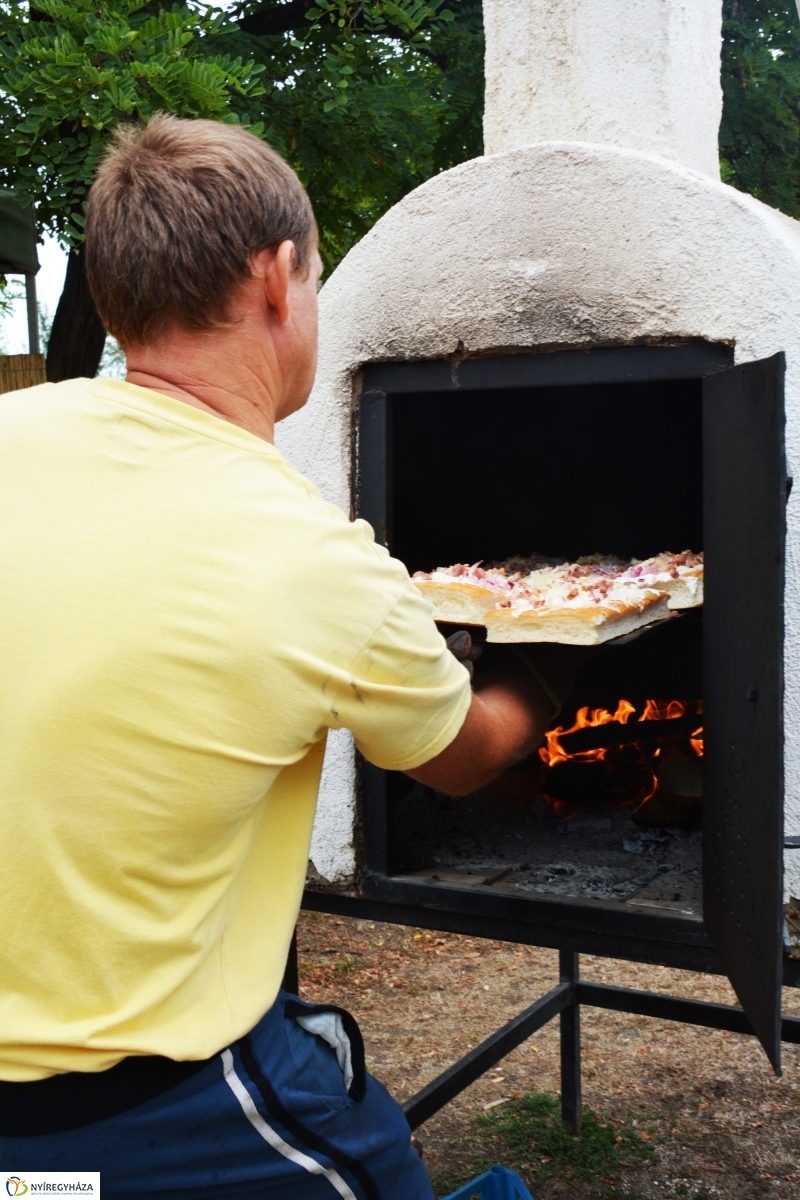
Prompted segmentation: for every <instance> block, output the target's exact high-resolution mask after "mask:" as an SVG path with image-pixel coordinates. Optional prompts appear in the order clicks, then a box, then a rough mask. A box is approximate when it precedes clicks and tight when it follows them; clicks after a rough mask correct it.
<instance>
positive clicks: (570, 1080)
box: [284, 891, 800, 1134]
mask: <svg viewBox="0 0 800 1200" xmlns="http://www.w3.org/2000/svg"><path fill="white" fill-rule="evenodd" d="M303 908H304V909H307V910H309V911H314V912H326V913H331V914H334V915H337V916H347V917H356V918H359V919H360V920H369V921H384V922H387V923H389V924H397V925H411V926H415V927H417V928H424V929H437V930H442V931H445V932H450V933H462V934H466V935H468V936H471V937H488V938H492V939H495V938H497V939H500V940H503V941H510V942H516V943H518V944H523V945H548V946H551V947H552V946H553V939H552V937H547V936H545V937H544V938H542V939H539V938H537V932H536V926H535V925H534V924H531V925H530V926H529V927H528V929H526V930H525V931H522V930H521V929H520V927H519V924H518V923H516V922H514V923H513V925H512V923H508V925H507V927H506V923H505V922H502V921H497V920H494V921H490V922H489V923H487V921H486V919H485V918H484V919H483V920H481V919H480V918H477V919H476V917H475V916H474V915H470V914H467V913H458V912H453V911H448V910H446V909H438V910H437V909H434V908H431V907H427V906H426V907H421V906H416V905H408V904H397V903H392V902H388V903H387V902H385V901H380V900H373V899H369V898H364V897H359V896H353V895H343V894H341V893H325V892H316V891H313V892H312V891H307V892H306V893H305V895H304V897H303ZM565 940H571V939H565ZM664 949H665V947H664V945H663V944H661V945H659V944H658V943H656V942H655V941H654V943H653V945H652V946H649V947H648V946H646V945H644V944H642V943H640V944H639V952H638V953H630V952H629V953H627V954H625V953H622V954H620V951H619V948H618V946H614V947H613V950H614V951H616V953H613V955H612V953H609V957H611V956H613V957H625V958H628V959H629V960H631V961H634V962H645V963H658V962H661V963H663V965H666V966H672V967H679V968H683V969H685V970H694V971H703V972H707V973H711V974H720V975H722V974H724V973H725V972H724V969H723V967H722V964H721V962H720V963H717V961H716V955H715V954H714V952H713V950H711V949H710V948H706V947H698V946H690V945H684V946H680V945H676V944H675V943H672V944H671V945H670V946H669V952H668V954H667V955H665V953H664ZM611 950H612V947H610V946H609V948H608V951H607V953H608V952H609V951H611ZM598 951H599V953H600V954H601V956H602V946H600V945H592V946H591V953H593V954H597V953H598ZM665 959H666V961H665ZM559 974H560V978H559V982H558V984H557V985H556V986H555V987H554V988H552V990H551V991H549V992H547V993H546V994H545V995H544V996H541V997H540V998H539V999H538V1000H536V1001H535V1003H533V1004H531V1005H530V1006H529V1007H528V1008H526V1009H524V1011H523V1012H521V1013H519V1015H518V1016H516V1017H514V1018H513V1019H512V1020H511V1021H508V1022H507V1024H505V1025H503V1026H502V1028H500V1029H498V1030H497V1031H496V1032H495V1033H493V1034H491V1035H490V1036H489V1037H488V1038H486V1039H485V1041H483V1042H481V1043H480V1045H479V1046H476V1047H475V1049H474V1050H470V1052H469V1054H465V1055H464V1057H463V1058H461V1059H459V1060H458V1062H456V1063H454V1064H453V1065H452V1066H451V1067H448V1069H447V1070H446V1071H443V1072H442V1074H441V1075H439V1076H437V1078H436V1079H434V1080H432V1081H431V1082H430V1083H429V1084H428V1085H427V1086H426V1087H424V1088H422V1090H421V1091H419V1092H417V1094H416V1095H415V1096H412V1097H411V1099H410V1100H407V1101H406V1103H405V1104H404V1105H403V1111H404V1112H405V1115H406V1118H407V1119H408V1123H409V1125H410V1126H411V1128H412V1129H416V1128H418V1126H420V1125H421V1124H422V1123H423V1122H424V1121H427V1120H428V1118H429V1117H432V1116H433V1115H434V1113H437V1112H438V1111H439V1109H440V1108H443V1107H444V1105H445V1104H447V1103H448V1102H449V1101H450V1100H452V1099H453V1098H454V1097H455V1096H458V1095H459V1093H461V1092H463V1091H464V1090H465V1089H466V1088H468V1087H469V1085H470V1084H471V1083H474V1082H475V1080H476V1079H478V1078H480V1076H481V1075H483V1074H484V1073H485V1072H486V1071H488V1070H489V1069H490V1068H491V1067H493V1066H494V1065H495V1063H498V1062H499V1061H500V1060H501V1059H502V1058H505V1056H506V1055H507V1054H509V1053H510V1052H511V1051H512V1050H513V1049H515V1047H517V1046H519V1045H521V1043H522V1042H524V1041H526V1039H527V1038H529V1037H531V1035H532V1034H534V1033H536V1032H537V1031H538V1030H539V1029H542V1028H543V1027H544V1026H545V1025H547V1024H548V1023H549V1022H550V1021H552V1020H553V1019H554V1018H555V1017H558V1018H559V1020H560V1025H561V1115H562V1119H563V1122H564V1125H565V1127H566V1128H567V1129H568V1130H569V1131H570V1132H571V1133H574V1134H578V1133H580V1128H581V1112H582V1103H581V1026H580V1012H581V1006H582V1005H587V1006H589V1007H592V1008H606V1009H611V1010H613V1011H615V1012H624V1013H632V1014H634V1015H637V1016H643V1017H656V1018H658V1019H659V1020H662V1021H680V1022H682V1023H683V1024H686V1025H701V1026H704V1027H705V1028H707V1029H722V1030H727V1031H728V1032H730V1033H745V1034H750V1035H754V1033H755V1031H754V1029H753V1027H752V1025H751V1024H750V1022H749V1021H748V1019H747V1017H746V1016H745V1013H744V1011H743V1010H742V1009H741V1008H738V1007H734V1006H732V1005H727V1004H710V1003H708V1002H707V1001H702V1000H686V999H683V998H682V997H679V996H669V995H662V994H660V993H656V992H645V991H639V990H637V989H634V988H622V987H613V986H611V985H609V984H602V983H590V982H588V981H586V980H582V979H581V978H580V966H579V953H578V952H577V951H576V950H574V949H572V948H570V949H563V948H559ZM783 982H784V984H785V985H786V986H788V987H800V962H793V961H791V960H789V959H787V960H786V961H785V963H784V972H783ZM284 986H285V987H287V988H288V990H291V991H296V989H297V946H296V943H293V945H292V951H291V952H290V955H289V962H288V964H287V972H286V976H285V977H284ZM781 1039H782V1041H784V1042H790V1043H794V1044H795V1045H800V1017H787V1016H784V1017H783V1018H782V1026H781Z"/></svg>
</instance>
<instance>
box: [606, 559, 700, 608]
mask: <svg viewBox="0 0 800 1200" xmlns="http://www.w3.org/2000/svg"><path fill="white" fill-rule="evenodd" d="M618 578H619V579H620V580H623V581H625V582H631V583H639V584H642V585H643V586H644V587H648V588H655V589H656V590H657V591H659V592H666V593H667V594H668V596H669V600H668V601H667V604H668V607H669V608H699V607H700V605H701V604H702V603H703V555H702V552H701V553H700V554H693V553H692V551H691V550H684V551H683V553H682V554H671V553H670V552H669V551H668V550H665V551H663V552H662V553H661V554H656V555H655V556H654V557H653V558H646V559H644V560H643V561H642V562H639V563H634V564H632V565H631V566H629V567H628V568H627V569H626V570H625V571H623V572H621V573H620V575H619V576H618Z"/></svg>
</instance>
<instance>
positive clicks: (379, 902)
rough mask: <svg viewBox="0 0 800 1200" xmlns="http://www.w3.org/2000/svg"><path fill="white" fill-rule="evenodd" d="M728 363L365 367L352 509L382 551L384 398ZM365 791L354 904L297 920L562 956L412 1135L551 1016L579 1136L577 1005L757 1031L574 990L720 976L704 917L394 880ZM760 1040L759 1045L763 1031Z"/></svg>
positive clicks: (784, 1027)
mask: <svg viewBox="0 0 800 1200" xmlns="http://www.w3.org/2000/svg"><path fill="white" fill-rule="evenodd" d="M732 363H733V352H732V349H731V348H730V347H728V346H723V345H720V344H713V343H707V342H700V341H694V342H686V343H683V344H679V345H673V346H638V347H621V348H601V349H595V350H590V351H567V352H558V353H541V354H517V355H508V356H498V357H486V358H475V359H457V358H454V359H452V360H438V361H428V362H422V363H391V364H373V365H369V366H367V367H366V368H365V370H364V376H363V387H362V393H361V397H360V403H359V411H358V425H357V444H356V447H355V461H354V468H355V470H354V479H355V495H354V509H355V511H356V513H357V515H359V516H361V517H364V518H366V519H367V520H368V521H369V522H370V524H371V525H372V527H373V529H374V530H375V534H376V538H377V540H378V541H379V542H381V543H383V544H387V543H388V542H389V541H390V524H391V521H390V516H391V504H392V501H391V493H392V477H391V420H390V403H391V396H392V394H393V393H394V394H400V395H402V394H409V393H414V392H417V393H429V392H442V391H449V392H453V391H461V390H464V391H468V390H475V389H486V388H489V389H492V390H499V389H504V388H507V389H514V388H530V387H547V386H553V385H572V384H598V383H624V382H633V381H636V382H642V381H653V380H679V379H704V380H705V379H707V378H708V377H710V376H717V375H719V374H720V373H721V372H726V371H728V370H729V368H730V367H731V366H732ZM760 365H761V364H753V366H754V367H758V366H760ZM776 369H777V368H776ZM737 371H741V368H737ZM731 374H733V372H731ZM704 411H705V400H704ZM360 783H361V813H362V820H363V835H364V866H365V871H364V875H363V879H362V882H361V892H360V894H359V895H353V894H350V895H342V894H335V893H323V892H312V891H309V892H306V894H305V897H304V904H303V907H304V908H307V909H312V910H316V911H322V912H330V913H338V914H341V915H348V916H354V917H359V918H362V919H371V920H379V921H387V922H391V923H395V924H404V925H411V926H416V927H419V928H428V929H438V930H444V931H450V932H456V933H464V934H468V935H471V936H477V937H486V938H493V939H495V938H496V939H500V940H505V941H510V942H517V943H521V944H527V945H539V946H544V947H551V948H553V949H557V950H558V951H559V960H560V974H561V978H560V982H559V983H558V985H557V986H556V987H555V988H554V989H553V990H552V991H550V992H548V993H547V995H545V996H543V997H541V998H540V999H539V1000H537V1001H536V1002H535V1003H534V1004H532V1005H531V1006H530V1007H529V1008H527V1009H526V1010H525V1011H524V1012H522V1013H520V1014H519V1016H517V1017H515V1018H514V1019H513V1020H512V1021H510V1022H509V1023H508V1024H507V1025H505V1026H504V1027H503V1028H502V1029H500V1030H498V1031H497V1032H496V1033H494V1034H493V1035H492V1036H491V1037H489V1038H488V1039H487V1040H486V1041H485V1042H483V1043H482V1044H481V1045H480V1046H478V1047H477V1048H476V1049H475V1050H473V1051H471V1052H470V1053H469V1054H468V1055H466V1056H465V1057H464V1058H463V1059H461V1060H460V1062H457V1063H455V1064H454V1065H453V1066H452V1067H450V1068H449V1069H448V1070H447V1071H445V1072H444V1073H443V1074H442V1075H440V1076H439V1077H438V1079H436V1080H434V1081H433V1082H432V1083H430V1084H429V1085H428V1086H427V1087H426V1088H423V1089H422V1091H421V1092H419V1093H418V1094H417V1095H416V1096H414V1097H412V1098H411V1099H410V1100H409V1101H408V1102H407V1103H406V1105H405V1112H406V1116H407V1117H408V1120H409V1124H410V1125H411V1127H412V1128H415V1127H416V1126H417V1125H419V1124H421V1123H422V1122H423V1121H425V1120H427V1119H428V1117H430V1116H431V1115H432V1114H433V1113H435V1112H436V1111H438V1110H439V1109H440V1108H441V1107H442V1106H443V1105H444V1104H446V1103H447V1102H448V1101H449V1100H450V1099H452V1098H453V1097H454V1096H455V1095H457V1094H458V1093H459V1092H460V1091H462V1090H463V1089H464V1088H465V1087H467V1086H468V1085H469V1084H470V1083H472V1082H474V1080H475V1079H477V1078H478V1077H479V1076H480V1075H481V1074H483V1072H485V1071H486V1070H488V1069H489V1068H490V1067H491V1066H492V1065H493V1064H494V1063H496V1062H498V1061H499V1060H500V1059H501V1058H503V1057H504V1055H506V1054H507V1053H509V1051H510V1050H512V1049H513V1048H514V1047H515V1046H517V1045H519V1044H520V1043H521V1042H522V1041H524V1040H525V1039H526V1038H527V1037H529V1036H531V1034H533V1033H534V1032H536V1031H537V1030H538V1029H540V1028H542V1026H543V1025H545V1024H547V1023H548V1022H549V1021H550V1020H552V1019H553V1018H554V1017H555V1016H557V1015H558V1016H559V1019H560V1026H561V1084H562V1116H563V1120H564V1123H565V1125H566V1126H567V1128H569V1129H571V1130H573V1131H574V1132H577V1131H578V1130H579V1128H580V1120H581V1068H580V1007H581V1005H584V1004H586V1005H591V1006H594V1007H600V1008H609V1009H614V1010H617V1011H623V1012H630V1013H638V1014H642V1015H647V1016H653V1017H658V1018H661V1019H664V1020H676V1021H683V1022H687V1023H693V1024H698V1025H701V1026H706V1027H708V1028H714V1029H723V1030H730V1031H733V1032H737V1033H746V1034H753V1033H754V1029H753V1027H752V1025H751V1024H750V1021H749V1020H748V1017H747V1016H746V1015H745V1012H744V1011H743V1009H741V1008H735V1007H729V1006H725V1005H716V1004H707V1003H702V1002H699V1001H692V1000H685V999H681V998H678V997H675V996H663V995H656V994H653V993H647V992H640V991H634V990H630V989H626V988H616V987H609V986H606V985H600V984H593V983H588V982H584V981H582V980H581V979H580V975H579V955H580V954H581V953H588V954H592V955H597V956H600V957H608V958H620V959H627V960H631V961H636V962H645V963H652V964H659V965H663V966H669V967H678V968H681V969H684V970H692V971H700V972H708V973H714V974H720V975H728V974H729V969H728V964H727V963H723V960H722V959H721V958H720V956H719V954H718V953H717V951H716V949H715V948H714V946H713V945H712V942H711V940H710V937H709V934H708V932H707V930H706V927H705V925H704V923H703V921H702V920H701V919H700V918H699V917H688V916H682V915H679V914H675V913H670V912H665V911H663V910H662V911H654V910H653V909H649V908H645V907H640V908H638V909H637V908H636V906H631V905H628V906H626V907H625V909H622V908H621V906H620V905H619V904H617V903H615V902H610V901H609V902H606V901H594V900H581V901H574V900H560V899H559V898H557V897H550V898H533V897H530V896H526V897H523V896H520V895H519V894H516V895H515V894H513V893H512V892H511V891H510V890H506V891H503V890H502V889H496V888H494V889H493V888H490V887H488V886H480V885H479V886H477V887H471V888H464V887H459V886H454V885H452V884H447V883H444V882H439V883H434V882H423V881H418V880H415V879H410V878H398V877H393V876H392V875H391V874H390V870H389V869H390V855H389V844H388V820H387V816H388V812H387V807H388V806H387V787H386V778H385V774H384V772H382V771H380V770H378V769H377V768H375V767H372V766H370V765H369V764H368V763H363V762H362V763H361V764H360ZM783 982H784V983H785V984H787V985H789V986H795V987H798V986H800V963H796V962H793V961H791V960H789V959H785V960H784V966H783ZM778 1029H779V1030H780V1034H779V1036H780V1037H781V1038H782V1040H784V1041H789V1042H794V1043H800V1019H797V1018H790V1017H784V1018H783V1020H782V1023H781V1024H780V1025H779V1026H778V1027H777V1028H775V1027H774V1025H773V1030H774V1032H775V1033H777V1030H778ZM759 1035H760V1036H761V1040H762V1042H764V1043H765V1044H766V1039H765V1038H764V1036H762V1035H761V1031H759ZM771 1057H772V1060H773V1062H774V1063H775V1065H776V1068H777V1067H778V1062H777V1059H776V1056H775V1055H774V1054H771ZM778 1069H779V1068H778Z"/></svg>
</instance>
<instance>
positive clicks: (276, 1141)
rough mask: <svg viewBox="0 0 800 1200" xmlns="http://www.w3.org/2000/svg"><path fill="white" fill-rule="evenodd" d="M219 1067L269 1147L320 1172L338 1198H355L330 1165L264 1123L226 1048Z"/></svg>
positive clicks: (311, 1170)
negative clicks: (304, 1151) (309, 1154)
mask: <svg viewBox="0 0 800 1200" xmlns="http://www.w3.org/2000/svg"><path fill="white" fill-rule="evenodd" d="M222 1067H223V1074H224V1075H225V1082H226V1083H227V1085H228V1087H229V1088H230V1089H231V1091H232V1092H233V1094H234V1096H235V1097H236V1099H237V1100H238V1101H239V1104H240V1105H241V1108H242V1112H243V1113H244V1115H245V1116H246V1117H247V1119H248V1121H249V1122H250V1124H251V1125H252V1126H253V1128H254V1129H255V1130H256V1131H257V1132H258V1133H260V1134H261V1136H262V1138H263V1139H264V1141H265V1142H269V1144H270V1146H272V1149H273V1150H277V1151H278V1153H279V1154H282V1155H283V1157H284V1158H288V1159H289V1161H290V1162H293V1163H297V1165H298V1167H303V1168H304V1169H305V1170H306V1171H308V1172H309V1173H310V1174H311V1175H324V1176H325V1178H326V1179H327V1180H328V1182H329V1183H330V1184H331V1186H332V1187H334V1188H335V1189H336V1191H337V1192H338V1193H339V1195H340V1196H341V1197H342V1200H357V1197H356V1194H355V1192H354V1191H353V1190H352V1188H350V1187H348V1185H347V1184H346V1183H345V1181H344V1180H343V1179H342V1177H341V1175H340V1174H339V1172H338V1171H335V1170H334V1169H333V1167H323V1165H322V1163H318V1162H317V1161H316V1159H314V1158H310V1157H309V1156H308V1155H307V1154H303V1152H302V1150H295V1148H294V1146H290V1145H289V1143H288V1142H285V1141H284V1140H283V1138H282V1137H281V1135H280V1134H279V1133H277V1132H276V1131H275V1130H274V1129H273V1128H272V1126H271V1125H268V1124H267V1122H266V1121H265V1120H264V1118H263V1117H262V1116H261V1113H260V1112H259V1111H258V1109H257V1108H256V1106H255V1104H254V1103H253V1097H252V1096H251V1095H250V1093H249V1092H248V1090H247V1088H246V1087H245V1086H244V1084H243V1083H242V1081H241V1079H240V1078H239V1076H238V1075H237V1074H236V1067H235V1066H234V1063H233V1055H232V1054H231V1052H230V1050H223V1051H222Z"/></svg>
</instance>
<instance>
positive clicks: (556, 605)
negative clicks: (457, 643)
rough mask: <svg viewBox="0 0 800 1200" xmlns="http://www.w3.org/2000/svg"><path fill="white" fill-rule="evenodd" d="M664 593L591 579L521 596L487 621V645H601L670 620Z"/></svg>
mask: <svg viewBox="0 0 800 1200" xmlns="http://www.w3.org/2000/svg"><path fill="white" fill-rule="evenodd" d="M668 599H669V597H668V596H667V594H666V592H659V591H655V590H653V589H650V588H643V587H640V586H636V585H633V584H630V583H627V584H626V583H618V582H617V580H615V579H608V578H604V577H602V576H600V577H598V576H594V577H592V576H588V577H586V578H585V579H584V581H582V582H573V581H567V582H566V583H564V584H560V585H558V586H556V587H553V588H549V589H547V590H546V591H527V592H526V591H521V592H519V593H518V594H517V595H516V596H515V597H514V598H513V599H510V600H507V601H506V602H505V603H504V602H501V603H500V604H498V605H497V607H495V608H493V609H491V610H490V611H489V612H487V613H486V615H485V616H484V623H485V625H486V630H487V641H489V642H561V643H563V644H566V645H570V646H598V645H600V644H601V643H602V642H607V641H609V640H610V639H611V638H616V637H621V636H622V635H623V634H626V633H632V632H633V631H634V630H635V629H640V628H641V627H642V626H643V625H649V624H651V623H652V622H653V621H659V620H663V619H664V618H666V617H668V616H669V609H668V606H667V602H668Z"/></svg>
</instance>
